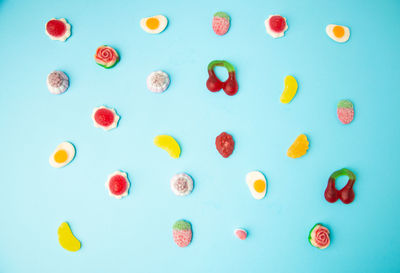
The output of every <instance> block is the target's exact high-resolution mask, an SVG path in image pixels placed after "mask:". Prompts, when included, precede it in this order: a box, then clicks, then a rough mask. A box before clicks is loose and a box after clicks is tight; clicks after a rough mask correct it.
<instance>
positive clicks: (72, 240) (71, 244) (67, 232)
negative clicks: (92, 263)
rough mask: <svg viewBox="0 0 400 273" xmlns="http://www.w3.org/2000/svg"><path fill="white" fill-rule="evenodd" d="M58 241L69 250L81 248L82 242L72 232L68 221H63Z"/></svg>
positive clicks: (59, 229) (59, 228)
mask: <svg viewBox="0 0 400 273" xmlns="http://www.w3.org/2000/svg"><path fill="white" fill-rule="evenodd" d="M58 242H59V243H60V245H61V246H62V247H63V248H64V249H66V250H68V251H78V250H79V249H80V248H81V242H79V240H78V239H76V237H75V236H74V234H72V231H71V228H70V227H69V225H68V223H67V222H63V223H62V224H61V225H60V226H59V227H58Z"/></svg>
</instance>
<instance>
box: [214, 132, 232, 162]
mask: <svg viewBox="0 0 400 273" xmlns="http://www.w3.org/2000/svg"><path fill="white" fill-rule="evenodd" d="M215 146H216V147H217V150H218V152H219V153H220V154H221V155H222V156H223V157H224V158H227V157H229V156H230V155H231V154H232V153H233V149H234V148H235V141H234V140H233V137H232V136H231V135H230V134H228V133H225V132H223V133H221V134H220V135H219V136H217V138H216V139H215Z"/></svg>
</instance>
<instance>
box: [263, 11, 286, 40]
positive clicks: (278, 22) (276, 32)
mask: <svg viewBox="0 0 400 273" xmlns="http://www.w3.org/2000/svg"><path fill="white" fill-rule="evenodd" d="M265 28H266V30H267V33H268V34H269V35H271V36H272V37H273V38H279V37H283V35H285V31H286V30H287V29H288V25H287V23H286V18H285V17H282V16H280V15H270V16H269V17H268V19H267V20H265Z"/></svg>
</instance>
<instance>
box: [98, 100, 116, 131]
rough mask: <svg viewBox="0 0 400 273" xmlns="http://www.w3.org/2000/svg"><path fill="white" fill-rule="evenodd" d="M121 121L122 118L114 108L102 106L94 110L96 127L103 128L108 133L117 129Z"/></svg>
mask: <svg viewBox="0 0 400 273" xmlns="http://www.w3.org/2000/svg"><path fill="white" fill-rule="evenodd" d="M119 119H120V116H118V114H117V112H115V110H114V109H113V108H108V107H105V106H100V107H96V108H94V109H93V112H92V120H93V124H94V127H96V128H103V129H104V130H106V131H108V130H111V129H114V128H115V127H117V125H118V121H119Z"/></svg>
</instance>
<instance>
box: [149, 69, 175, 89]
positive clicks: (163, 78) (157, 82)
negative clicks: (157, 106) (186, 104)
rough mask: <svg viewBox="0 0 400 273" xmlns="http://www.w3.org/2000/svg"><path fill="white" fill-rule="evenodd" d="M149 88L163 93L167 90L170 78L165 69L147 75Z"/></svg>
mask: <svg viewBox="0 0 400 273" xmlns="http://www.w3.org/2000/svg"><path fill="white" fill-rule="evenodd" d="M146 82H147V88H148V89H149V90H150V91H151V92H154V93H162V92H164V91H165V90H167V88H168V86H169V83H170V80H169V76H168V74H167V73H165V72H164V71H161V70H159V71H154V72H152V73H150V75H149V76H148V77H147V81H146Z"/></svg>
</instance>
